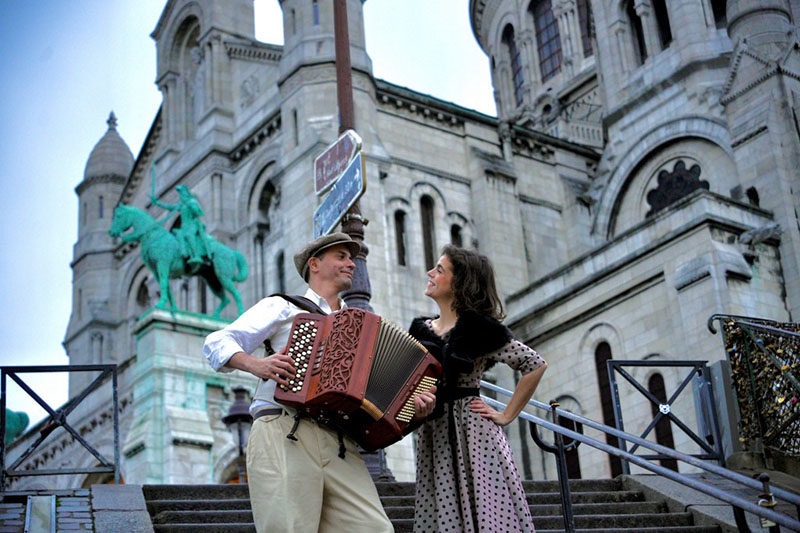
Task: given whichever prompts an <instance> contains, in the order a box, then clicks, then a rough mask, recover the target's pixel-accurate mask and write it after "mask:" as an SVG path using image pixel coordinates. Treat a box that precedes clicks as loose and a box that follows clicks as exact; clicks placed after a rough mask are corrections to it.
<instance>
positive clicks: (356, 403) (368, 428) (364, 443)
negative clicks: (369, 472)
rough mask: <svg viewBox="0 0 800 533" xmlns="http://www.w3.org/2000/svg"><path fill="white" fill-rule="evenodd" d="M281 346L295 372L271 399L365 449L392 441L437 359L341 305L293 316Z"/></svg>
mask: <svg viewBox="0 0 800 533" xmlns="http://www.w3.org/2000/svg"><path fill="white" fill-rule="evenodd" d="M287 353H288V355H289V356H290V357H292V359H293V360H294V363H295V367H296V368H297V373H296V375H295V377H294V379H292V380H291V381H290V382H289V387H283V386H278V387H277V388H276V390H275V400H276V401H278V402H280V403H282V404H284V405H288V406H290V407H294V408H296V409H298V410H300V411H302V412H305V413H307V414H308V415H309V416H312V417H314V418H316V419H318V420H320V421H322V422H326V423H329V424H330V425H331V426H333V427H336V428H340V429H342V430H343V431H345V432H346V433H347V434H348V435H350V436H351V437H352V438H353V439H354V440H355V441H356V442H357V443H358V444H359V445H360V446H361V447H362V448H364V449H365V450H368V451H371V450H376V449H379V448H384V447H386V446H388V445H390V444H392V443H394V442H397V441H398V440H400V439H401V438H402V437H403V435H405V430H406V428H407V427H408V425H409V424H410V422H411V419H412V417H413V416H414V396H415V395H417V394H419V393H421V392H424V391H429V390H430V389H431V387H433V386H434V385H435V384H436V381H437V378H438V377H439V376H440V375H441V373H442V366H441V364H439V362H438V361H437V360H436V358H435V357H433V356H432V355H431V354H430V353H428V351H427V350H426V349H425V348H424V347H423V346H422V345H421V344H420V343H419V342H417V341H416V339H414V338H413V337H411V336H410V335H409V334H408V333H406V332H405V331H403V330H402V329H400V328H398V327H397V326H395V325H394V324H392V323H391V322H388V321H386V320H383V319H382V318H381V317H379V316H378V315H374V314H372V313H368V312H367V311H364V310H362V309H355V308H347V309H343V310H342V311H339V312H337V313H333V314H330V315H318V314H312V313H302V314H299V315H297V316H296V317H295V319H294V323H293V324H292V330H291V333H290V334H289V342H288V344H287Z"/></svg>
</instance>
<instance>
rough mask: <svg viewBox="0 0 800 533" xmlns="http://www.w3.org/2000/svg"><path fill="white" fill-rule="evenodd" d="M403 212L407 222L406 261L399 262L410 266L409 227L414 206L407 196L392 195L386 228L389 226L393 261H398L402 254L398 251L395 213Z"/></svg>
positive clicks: (405, 237)
mask: <svg viewBox="0 0 800 533" xmlns="http://www.w3.org/2000/svg"><path fill="white" fill-rule="evenodd" d="M398 211H399V212H402V213H403V214H404V215H405V216H404V223H405V227H404V230H405V235H404V237H403V244H404V246H405V250H404V253H403V254H402V255H403V258H404V259H405V263H399V264H400V266H408V265H409V264H410V262H411V258H410V256H411V253H410V252H411V246H410V245H409V244H410V241H411V236H410V232H409V229H410V227H411V223H412V217H411V213H412V207H411V205H410V204H409V201H408V200H407V199H406V198H401V197H400V196H392V197H391V198H389V199H388V200H387V201H386V224H385V226H386V228H387V242H388V243H389V248H390V250H391V255H390V257H391V258H392V262H393V263H398V260H399V258H400V256H401V254H400V251H398V239H399V237H398V235H397V224H396V219H395V213H397V212H398Z"/></svg>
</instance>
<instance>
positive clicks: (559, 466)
mask: <svg viewBox="0 0 800 533" xmlns="http://www.w3.org/2000/svg"><path fill="white" fill-rule="evenodd" d="M559 405H560V404H559V403H558V402H557V401H555V400H553V401H551V402H550V407H552V408H553V423H554V424H555V425H557V426H558V425H560V424H559V422H558V406H559ZM553 435H554V437H555V445H556V449H557V450H558V453H557V454H556V470H557V471H558V485H559V490H560V492H561V502H562V505H561V508H562V509H563V511H564V531H565V532H566V533H574V532H575V517H574V516H573V513H572V495H571V494H570V491H569V475H568V471H567V457H566V453H565V451H564V437H563V436H562V435H561V433H557V432H554V433H553Z"/></svg>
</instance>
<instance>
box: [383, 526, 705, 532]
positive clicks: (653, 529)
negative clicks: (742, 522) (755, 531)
mask: <svg viewBox="0 0 800 533" xmlns="http://www.w3.org/2000/svg"><path fill="white" fill-rule="evenodd" d="M396 531H400V530H399V529H398V530H396ZM408 531H411V530H410V529H409V530H408ZM640 532H641V533H720V529H719V527H717V526H676V527H661V526H658V527H641V528H636V533H640ZM536 533H564V530H563V529H537V530H536ZM575 533H631V530H630V529H626V528H601V529H576V530H575Z"/></svg>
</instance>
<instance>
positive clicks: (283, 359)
mask: <svg viewBox="0 0 800 533" xmlns="http://www.w3.org/2000/svg"><path fill="white" fill-rule="evenodd" d="M285 350H286V348H285V347H284V349H283V350H281V351H280V352H277V353H274V354H272V355H270V356H268V357H264V358H263V359H257V358H253V360H252V361H251V367H250V368H249V369H248V370H249V372H250V373H251V374H254V375H256V376H258V377H260V378H261V379H271V380H273V381H274V382H275V383H277V384H278V385H283V386H288V385H289V380H290V379H291V378H293V377H294V374H295V371H296V369H295V366H294V361H293V360H292V358H291V357H289V356H288V355H286V352H285Z"/></svg>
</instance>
